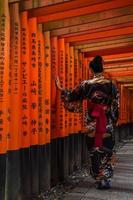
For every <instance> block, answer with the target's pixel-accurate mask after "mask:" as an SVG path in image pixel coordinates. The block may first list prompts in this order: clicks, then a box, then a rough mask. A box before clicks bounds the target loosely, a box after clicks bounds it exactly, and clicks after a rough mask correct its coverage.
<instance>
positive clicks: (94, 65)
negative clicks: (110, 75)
mask: <svg viewBox="0 0 133 200" xmlns="http://www.w3.org/2000/svg"><path fill="white" fill-rule="evenodd" d="M89 67H90V68H91V69H92V70H93V72H94V73H101V72H103V58H102V56H96V57H95V58H94V59H93V60H92V61H91V62H90V64H89Z"/></svg>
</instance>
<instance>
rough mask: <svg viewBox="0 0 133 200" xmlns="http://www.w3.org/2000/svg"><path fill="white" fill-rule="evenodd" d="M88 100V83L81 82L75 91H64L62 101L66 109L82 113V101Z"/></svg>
mask: <svg viewBox="0 0 133 200" xmlns="http://www.w3.org/2000/svg"><path fill="white" fill-rule="evenodd" d="M85 98H86V81H83V82H81V84H79V85H77V86H76V87H75V88H74V89H73V90H67V89H66V90H63V91H62V92H61V99H62V101H63V102H64V107H65V108H66V109H67V110H68V111H70V112H76V113H81V112H82V101H83V99H85Z"/></svg>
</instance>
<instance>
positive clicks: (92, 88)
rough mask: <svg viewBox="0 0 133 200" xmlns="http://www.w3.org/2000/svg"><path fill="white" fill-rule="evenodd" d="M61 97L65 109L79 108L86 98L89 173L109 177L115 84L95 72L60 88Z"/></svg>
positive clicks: (116, 98)
mask: <svg viewBox="0 0 133 200" xmlns="http://www.w3.org/2000/svg"><path fill="white" fill-rule="evenodd" d="M61 98H62V101H63V102H64V107H65V108H66V109H67V110H69V111H70V112H79V113H81V112H82V101H83V100H84V99H87V102H88V103H87V110H86V112H85V117H84V124H85V128H86V131H85V132H86V135H87V136H86V141H87V146H88V150H89V152H91V154H90V155H91V164H92V166H91V170H90V171H91V175H92V176H93V177H94V178H95V179H96V180H99V179H100V180H101V179H108V178H110V177H111V176H112V171H113V170H112V166H111V159H112V155H113V147H114V134H113V131H114V127H115V124H116V122H117V120H118V115H119V112H118V109H119V93H118V90H117V88H116V86H115V84H114V83H113V82H112V80H110V79H106V78H104V76H103V75H102V74H98V75H96V76H94V77H93V79H90V80H85V81H83V82H81V84H79V85H78V86H76V87H75V88H74V89H73V90H63V91H62V92H61Z"/></svg>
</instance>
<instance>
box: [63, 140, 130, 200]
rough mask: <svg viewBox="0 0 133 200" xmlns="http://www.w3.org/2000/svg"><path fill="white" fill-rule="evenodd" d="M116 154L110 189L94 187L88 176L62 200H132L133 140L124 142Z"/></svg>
mask: <svg viewBox="0 0 133 200" xmlns="http://www.w3.org/2000/svg"><path fill="white" fill-rule="evenodd" d="M117 155H118V162H117V165H116V168H115V174H114V178H113V187H112V188H111V189H109V190H97V189H95V185H94V180H92V178H91V177H90V176H89V177H86V178H85V179H84V180H83V181H82V182H80V183H79V184H78V185H77V186H76V187H75V188H73V189H72V190H71V191H70V192H69V193H68V194H67V195H66V197H65V198H64V200H133V141H130V142H128V143H126V144H125V145H124V146H123V147H122V148H121V149H120V150H119V151H118V152H117Z"/></svg>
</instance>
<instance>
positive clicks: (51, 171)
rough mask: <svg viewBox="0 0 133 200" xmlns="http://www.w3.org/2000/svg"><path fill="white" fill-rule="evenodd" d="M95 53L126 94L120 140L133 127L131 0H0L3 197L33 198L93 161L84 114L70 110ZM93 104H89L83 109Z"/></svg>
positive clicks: (0, 178) (0, 183)
mask: <svg viewBox="0 0 133 200" xmlns="http://www.w3.org/2000/svg"><path fill="white" fill-rule="evenodd" d="M95 55H102V56H103V58H104V61H105V76H106V77H109V78H113V79H114V81H115V82H116V84H117V86H118V88H119V92H120V117H119V122H118V125H117V129H116V135H117V139H118V140H121V139H122V138H129V137H131V136H132V134H131V133H133V132H132V130H133V129H132V128H133V126H132V125H133V1H132V0H126V1H125V0H89V1H88V0H22V1H17V0H9V1H8V0H0V199H1V200H19V199H24V200H26V199H30V198H31V197H33V196H36V195H38V194H40V193H41V192H45V191H46V190H48V189H50V188H51V187H52V186H54V185H56V184H57V183H58V182H59V181H62V180H64V179H65V178H66V177H67V176H68V175H69V174H71V173H72V172H73V170H75V169H78V168H81V167H82V165H83V163H84V161H85V160H86V159H87V158H86V157H87V155H86V148H85V136H84V134H83V129H84V126H83V118H82V116H83V115H82V114H76V113H75V114H73V113H69V112H67V111H65V109H64V108H63V105H62V103H61V100H60V94H59V92H58V91H57V90H56V87H55V78H56V77H57V76H59V77H60V80H61V84H62V86H63V87H65V88H68V89H72V88H74V86H76V85H77V84H78V83H80V82H81V81H82V80H84V79H88V78H90V71H89V68H88V63H89V62H90V60H91V59H92V58H93V57H94V56H95ZM86 107H87V102H86V101H84V102H83V110H85V108H86Z"/></svg>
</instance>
